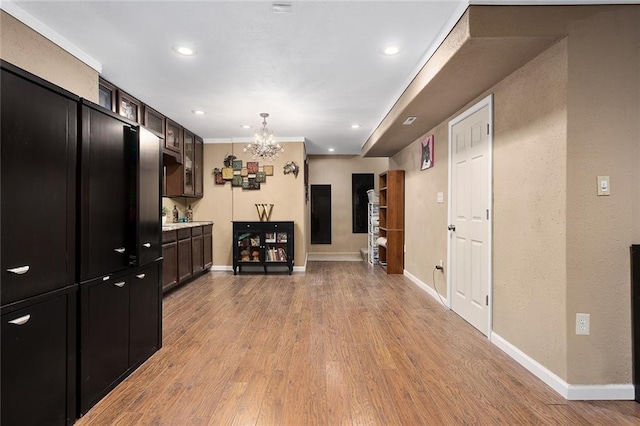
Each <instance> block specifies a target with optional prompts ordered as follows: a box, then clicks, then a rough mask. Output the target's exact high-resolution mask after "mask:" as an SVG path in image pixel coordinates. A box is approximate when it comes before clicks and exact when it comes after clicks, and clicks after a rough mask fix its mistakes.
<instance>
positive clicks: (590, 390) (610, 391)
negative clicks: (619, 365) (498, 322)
mask: <svg viewBox="0 0 640 426" xmlns="http://www.w3.org/2000/svg"><path fill="white" fill-rule="evenodd" d="M490 336H491V337H490V339H491V342H492V343H493V344H494V345H496V346H497V347H498V348H500V349H501V350H502V351H503V352H505V353H506V354H507V355H509V356H510V357H511V358H513V359H514V360H515V361H516V362H517V363H518V364H520V365H522V366H523V367H524V368H526V369H527V370H529V371H530V372H531V373H533V375H534V376H536V377H537V378H539V379H540V380H542V381H543V382H544V383H545V384H546V385H547V386H549V387H550V388H551V389H553V390H554V391H556V392H557V393H559V394H560V395H561V396H562V397H564V398H565V399H568V400H571V401H594V400H633V399H634V398H635V391H634V387H633V385H632V384H605V385H570V384H568V383H567V382H565V381H564V380H562V379H561V378H560V377H558V376H557V375H556V374H554V373H553V372H551V371H550V370H549V369H548V368H546V367H545V366H543V365H542V364H540V363H539V362H538V361H536V360H535V359H533V358H531V357H530V356H529V355H527V354H526V353H524V352H522V351H521V350H520V349H518V348H517V347H515V346H514V345H512V344H511V343H509V342H508V341H507V340H505V339H504V338H502V337H501V336H499V335H498V334H497V333H494V332H491V334H490Z"/></svg>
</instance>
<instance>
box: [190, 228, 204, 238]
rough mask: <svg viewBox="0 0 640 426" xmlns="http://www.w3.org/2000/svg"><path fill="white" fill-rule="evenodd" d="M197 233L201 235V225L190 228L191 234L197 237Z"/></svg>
mask: <svg viewBox="0 0 640 426" xmlns="http://www.w3.org/2000/svg"><path fill="white" fill-rule="evenodd" d="M198 235H202V226H195V227H193V228H191V236H192V237H197V236H198Z"/></svg>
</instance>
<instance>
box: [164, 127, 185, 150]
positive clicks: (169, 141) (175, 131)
mask: <svg viewBox="0 0 640 426" xmlns="http://www.w3.org/2000/svg"><path fill="white" fill-rule="evenodd" d="M166 121H167V123H166V124H167V135H166V136H167V137H166V138H165V148H167V149H168V150H171V151H174V152H176V153H178V154H180V155H182V137H183V135H182V127H181V126H180V125H179V124H177V123H174V122H173V121H171V120H169V119H167V120H166Z"/></svg>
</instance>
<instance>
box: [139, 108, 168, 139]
mask: <svg viewBox="0 0 640 426" xmlns="http://www.w3.org/2000/svg"><path fill="white" fill-rule="evenodd" d="M143 118H144V120H143V122H142V124H143V125H144V126H145V127H146V128H147V129H150V130H153V131H154V132H156V133H159V134H161V135H164V115H162V114H160V113H159V112H158V111H156V110H155V109H153V108H151V107H150V106H149V105H144V114H143Z"/></svg>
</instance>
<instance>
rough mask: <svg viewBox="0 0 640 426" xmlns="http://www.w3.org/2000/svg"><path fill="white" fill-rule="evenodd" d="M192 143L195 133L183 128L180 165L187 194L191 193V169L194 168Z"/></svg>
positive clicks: (192, 180)
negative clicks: (182, 151)
mask: <svg viewBox="0 0 640 426" xmlns="http://www.w3.org/2000/svg"><path fill="white" fill-rule="evenodd" d="M194 143H195V135H194V134H193V133H191V132H190V131H188V130H187V129H185V130H184V157H183V159H182V165H183V170H184V193H185V194H187V195H193V188H194V179H193V170H194V161H193V160H194V154H195V150H194V148H195V147H194Z"/></svg>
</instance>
